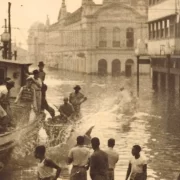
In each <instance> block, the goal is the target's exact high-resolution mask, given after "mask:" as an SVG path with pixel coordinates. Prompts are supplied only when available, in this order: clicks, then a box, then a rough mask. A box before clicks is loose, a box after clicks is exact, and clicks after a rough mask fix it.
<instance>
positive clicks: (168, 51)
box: [166, 44, 171, 93]
mask: <svg viewBox="0 0 180 180" xmlns="http://www.w3.org/2000/svg"><path fill="white" fill-rule="evenodd" d="M166 56H167V81H168V83H167V84H168V93H170V89H171V88H170V86H171V83H170V82H171V77H170V69H171V48H170V47H169V44H168V46H167V49H166Z"/></svg>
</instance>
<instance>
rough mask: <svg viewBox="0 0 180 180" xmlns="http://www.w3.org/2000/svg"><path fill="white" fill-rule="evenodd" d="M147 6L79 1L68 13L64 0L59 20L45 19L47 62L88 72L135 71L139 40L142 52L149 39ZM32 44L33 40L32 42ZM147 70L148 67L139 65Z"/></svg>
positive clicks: (119, 1)
mask: <svg viewBox="0 0 180 180" xmlns="http://www.w3.org/2000/svg"><path fill="white" fill-rule="evenodd" d="M146 22H147V6H146V2H145V1H143V0H136V1H135V0H131V1H127V0H104V1H103V3H102V4H95V3H94V2H93V0H82V4H81V7H80V8H78V9H77V10H76V11H75V12H73V13H69V12H67V9H66V3H65V0H62V5H61V8H60V11H59V15H58V20H57V22H56V23H54V24H51V25H50V22H49V19H47V22H46V28H45V29H46V35H45V38H44V39H45V51H44V57H45V61H46V64H47V65H49V66H52V67H56V68H59V69H64V70H70V71H75V72H82V73H89V74H96V73H99V74H102V75H104V74H112V75H119V74H121V73H123V74H124V73H125V74H126V75H127V76H131V75H132V74H133V73H135V72H136V57H135V53H134V50H135V48H136V46H137V41H139V39H141V53H147V52H146V49H145V48H146V44H145V42H146V40H147V38H148V26H147V24H146ZM33 44H35V43H33ZM141 68H142V69H140V71H141V72H144V73H149V66H148V65H145V66H143V67H141Z"/></svg>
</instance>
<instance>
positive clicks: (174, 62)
mask: <svg viewBox="0 0 180 180" xmlns="http://www.w3.org/2000/svg"><path fill="white" fill-rule="evenodd" d="M148 13H149V14H148V25H149V27H148V29H149V42H148V52H149V54H150V56H151V61H152V71H153V88H154V89H158V88H161V89H170V90H171V91H174V90H176V91H178V92H180V70H179V69H180V63H179V62H180V1H179V0H149V11H148Z"/></svg>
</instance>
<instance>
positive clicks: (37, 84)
mask: <svg viewBox="0 0 180 180" xmlns="http://www.w3.org/2000/svg"><path fill="white" fill-rule="evenodd" d="M33 75H34V77H32V85H31V87H32V88H33V89H34V90H35V92H36V93H35V94H36V102H37V110H38V112H40V111H41V103H42V81H41V79H40V78H39V71H38V70H34V71H33Z"/></svg>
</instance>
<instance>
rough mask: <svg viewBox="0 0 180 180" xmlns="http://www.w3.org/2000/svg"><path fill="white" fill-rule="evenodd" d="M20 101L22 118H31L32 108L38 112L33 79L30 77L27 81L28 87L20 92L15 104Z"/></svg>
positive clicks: (22, 88) (24, 87)
mask: <svg viewBox="0 0 180 180" xmlns="http://www.w3.org/2000/svg"><path fill="white" fill-rule="evenodd" d="M19 101H20V105H21V106H22V108H21V110H22V111H23V112H22V116H26V117H29V116H30V112H31V108H32V107H33V110H34V111H35V112H37V103H36V95H35V90H34V89H33V88H32V78H31V77H28V78H27V79H26V85H25V86H23V87H21V89H20V92H19V94H18V96H17V98H16V100H15V103H16V104H17V103H18V102H19Z"/></svg>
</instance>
